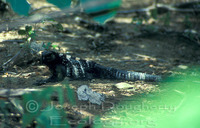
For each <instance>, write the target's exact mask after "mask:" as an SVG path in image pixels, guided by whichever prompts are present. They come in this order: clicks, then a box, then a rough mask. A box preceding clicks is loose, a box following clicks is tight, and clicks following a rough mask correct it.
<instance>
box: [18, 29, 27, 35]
mask: <svg viewBox="0 0 200 128" xmlns="http://www.w3.org/2000/svg"><path fill="white" fill-rule="evenodd" d="M18 34H19V35H26V31H25V30H19V31H18Z"/></svg>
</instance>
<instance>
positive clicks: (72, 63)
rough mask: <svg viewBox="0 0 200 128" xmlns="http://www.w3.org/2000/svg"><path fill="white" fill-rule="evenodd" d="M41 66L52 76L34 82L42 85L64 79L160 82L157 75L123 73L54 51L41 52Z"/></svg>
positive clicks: (122, 71)
mask: <svg viewBox="0 0 200 128" xmlns="http://www.w3.org/2000/svg"><path fill="white" fill-rule="evenodd" d="M41 62H42V64H44V65H46V66H48V67H49V70H50V71H51V73H52V76H51V77H50V78H48V79H46V80H40V81H38V82H36V84H37V85H42V84H45V83H48V82H58V81H62V80H64V78H65V77H69V78H71V79H73V80H74V79H85V80H87V79H95V78H100V79H101V78H102V79H116V80H127V81H136V80H143V81H149V82H156V81H160V80H161V77H160V76H158V75H150V74H146V73H140V72H132V71H124V70H119V69H115V68H111V67H105V66H102V65H100V64H98V63H96V62H94V61H87V60H83V59H77V58H76V57H72V56H71V55H67V54H63V53H58V52H55V51H44V52H42V59H41Z"/></svg>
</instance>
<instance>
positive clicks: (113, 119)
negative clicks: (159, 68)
mask: <svg viewBox="0 0 200 128" xmlns="http://www.w3.org/2000/svg"><path fill="white" fill-rule="evenodd" d="M199 69H200V68H194V69H190V70H187V71H184V72H182V74H183V75H179V76H176V77H171V78H168V79H166V80H165V81H164V82H163V83H161V84H160V91H159V92H157V93H151V94H145V95H136V96H134V97H130V98H127V99H124V101H123V102H121V103H119V104H116V105H115V106H113V108H114V109H112V110H111V111H110V113H109V114H107V116H105V117H104V120H102V121H101V123H102V124H101V126H102V127H103V126H107V127H109V128H132V127H134V128H200V122H199V119H200V109H199V106H200V102H199V101H200V86H199V85H200V70H199Z"/></svg>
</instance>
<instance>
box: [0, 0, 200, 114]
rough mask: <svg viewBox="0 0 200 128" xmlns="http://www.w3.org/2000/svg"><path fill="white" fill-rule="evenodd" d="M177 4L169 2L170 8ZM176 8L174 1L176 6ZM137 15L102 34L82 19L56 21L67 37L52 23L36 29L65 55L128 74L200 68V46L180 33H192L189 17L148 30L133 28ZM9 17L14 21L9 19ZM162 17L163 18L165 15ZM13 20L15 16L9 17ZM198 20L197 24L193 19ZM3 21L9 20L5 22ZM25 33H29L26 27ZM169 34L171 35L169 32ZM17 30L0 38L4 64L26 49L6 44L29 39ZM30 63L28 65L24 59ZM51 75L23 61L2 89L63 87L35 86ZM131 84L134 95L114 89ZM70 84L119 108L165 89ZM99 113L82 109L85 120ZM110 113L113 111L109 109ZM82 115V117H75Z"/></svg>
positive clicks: (128, 5)
mask: <svg viewBox="0 0 200 128" xmlns="http://www.w3.org/2000/svg"><path fill="white" fill-rule="evenodd" d="M170 2H171V1H163V3H170ZM30 3H32V4H33V8H39V7H42V6H44V5H45V6H46V5H48V4H47V3H45V4H44V1H36V2H35V1H33V0H30ZM171 3H173V2H171ZM150 4H151V3H149V2H147V1H145V0H144V1H140V2H138V1H136V0H135V1H132V0H124V1H123V4H122V7H121V8H120V10H130V9H133V8H141V7H146V6H148V5H150ZM55 10H57V9H56V8H47V9H43V10H41V12H45V13H48V12H53V11H55ZM135 16H136V15H135V13H128V14H117V15H116V17H115V18H114V19H112V20H111V21H110V22H108V23H106V24H105V28H106V30H104V31H103V32H96V31H93V30H89V29H87V28H85V27H83V26H81V25H80V24H78V23H77V22H76V21H75V17H76V15H71V16H66V17H62V18H59V19H55V22H56V23H61V24H62V25H63V27H64V29H66V31H67V32H58V31H56V30H55V28H53V27H52V26H51V24H52V23H51V22H48V21H47V22H45V23H36V24H34V25H32V26H33V27H34V29H35V30H36V37H35V39H34V40H35V41H36V42H37V43H41V42H51V43H53V44H55V45H58V46H59V47H60V48H61V50H60V51H61V52H65V53H66V52H68V53H70V54H72V55H73V56H76V57H79V58H83V59H86V60H92V61H95V62H97V63H99V64H102V65H104V66H108V67H114V68H118V69H122V70H130V71H137V72H144V73H149V74H156V75H161V76H163V77H166V76H170V75H174V74H176V73H177V72H176V70H177V69H179V70H184V69H185V68H187V67H189V66H193V65H199V64H200V52H199V51H200V46H199V44H198V43H195V42H192V41H190V40H189V39H187V38H184V37H183V36H180V34H179V33H182V32H184V31H185V30H187V29H188V28H187V27H186V26H185V22H184V18H185V14H177V13H172V14H171V20H170V25H169V26H166V25H163V22H162V21H161V20H158V21H154V20H153V19H152V18H151V19H149V20H148V21H147V22H146V23H145V24H143V25H136V24H134V23H132V19H133V17H135ZM7 17H8V16H7ZM160 17H162V16H160ZM9 19H10V20H11V19H12V18H11V17H10V18H9ZM193 19H195V18H194V17H193ZM2 21H3V19H2ZM192 21H193V22H192V25H193V26H194V28H192V29H197V30H198V31H199V29H198V28H199V26H198V22H196V20H192ZM21 28H24V26H22V27H21ZM166 31H167V32H169V33H166ZM24 38H25V37H24V36H20V35H18V33H17V30H11V31H4V32H1V33H0V58H1V59H0V64H1V65H2V64H3V63H5V62H6V61H8V59H10V58H11V57H13V56H14V55H15V54H16V53H17V52H18V51H19V50H20V49H21V44H22V43H21V42H20V41H19V42H17V41H14V42H12V41H6V40H12V39H18V40H23V39H24ZM24 61H26V60H25V59H24ZM50 75H51V74H50V72H49V70H48V68H47V67H45V66H43V65H40V64H39V63H38V62H37V61H35V62H30V63H29V62H22V63H21V64H19V65H14V66H13V67H12V68H10V69H9V70H8V73H1V74H0V88H1V89H19V88H45V87H47V86H60V85H61V84H60V83H56V84H55V83H48V84H46V85H43V86H40V87H38V86H34V85H33V83H34V82H36V80H40V79H44V78H48V77H49V76H50ZM120 82H126V83H128V84H130V85H132V86H133V87H134V88H135V89H134V91H133V90H132V91H129V90H119V89H117V88H116V87H115V86H114V85H116V84H117V83H120ZM69 85H70V86H71V87H72V88H73V89H74V90H75V91H76V89H77V88H78V87H79V86H80V85H88V86H89V87H91V88H92V89H93V90H94V91H97V92H99V93H103V94H105V95H106V99H105V100H106V101H110V102H112V103H118V102H120V101H121V100H123V99H124V98H125V97H127V96H132V95H135V94H138V93H142V94H143V93H149V92H153V91H157V90H159V86H158V85H159V83H148V82H140V81H136V82H129V81H118V80H102V79H93V80H91V81H82V80H74V81H69ZM76 103H77V105H79V106H80V105H90V103H89V102H85V101H79V100H78V99H77V98H76ZM95 106H96V108H95V109H89V108H87V109H86V110H80V111H81V114H82V115H83V116H88V115H89V116H94V115H98V114H99V115H103V114H104V113H105V112H106V111H103V110H102V109H101V106H98V105H95ZM108 109H109V107H108ZM75 115H76V114H75Z"/></svg>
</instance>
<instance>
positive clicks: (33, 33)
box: [28, 31, 36, 39]
mask: <svg viewBox="0 0 200 128" xmlns="http://www.w3.org/2000/svg"><path fill="white" fill-rule="evenodd" d="M28 35H29V37H31V38H32V39H33V38H35V36H36V34H35V31H29V32H28Z"/></svg>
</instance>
